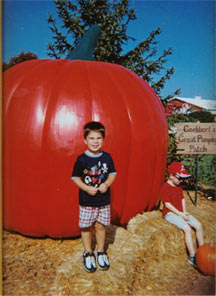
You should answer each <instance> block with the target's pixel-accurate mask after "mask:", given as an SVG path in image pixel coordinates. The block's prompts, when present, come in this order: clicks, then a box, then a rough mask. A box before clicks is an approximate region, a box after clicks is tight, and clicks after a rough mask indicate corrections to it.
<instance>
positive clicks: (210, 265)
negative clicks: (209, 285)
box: [196, 243, 216, 276]
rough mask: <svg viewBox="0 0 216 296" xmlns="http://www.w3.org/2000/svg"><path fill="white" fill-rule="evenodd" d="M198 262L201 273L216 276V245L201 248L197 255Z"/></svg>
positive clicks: (206, 245)
mask: <svg viewBox="0 0 216 296" xmlns="http://www.w3.org/2000/svg"><path fill="white" fill-rule="evenodd" d="M196 262H197V266H198V267H199V269H200V271H202V272H203V273H205V274H207V275H212V276H214V275H215V264H216V243H214V244H213V243H209V244H204V245H203V246H201V247H199V248H198V250H197V254H196Z"/></svg>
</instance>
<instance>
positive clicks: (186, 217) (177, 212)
mask: <svg viewBox="0 0 216 296" xmlns="http://www.w3.org/2000/svg"><path fill="white" fill-rule="evenodd" d="M164 204H165V206H166V208H167V209H169V210H170V211H172V212H173V213H174V214H176V215H178V216H181V217H182V218H183V219H184V220H188V216H187V214H186V213H184V212H181V211H179V210H177V209H176V208H175V207H174V206H173V205H172V204H171V203H170V202H165V203H164Z"/></svg>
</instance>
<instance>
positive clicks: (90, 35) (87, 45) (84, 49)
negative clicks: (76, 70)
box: [66, 24, 101, 61]
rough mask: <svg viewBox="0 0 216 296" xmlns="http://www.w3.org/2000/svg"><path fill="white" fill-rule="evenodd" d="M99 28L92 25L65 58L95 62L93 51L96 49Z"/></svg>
mask: <svg viewBox="0 0 216 296" xmlns="http://www.w3.org/2000/svg"><path fill="white" fill-rule="evenodd" d="M100 31H101V29H100V26H99V25H97V24H95V25H93V26H92V27H91V28H90V29H89V30H88V31H87V32H86V33H85V34H84V35H83V37H82V39H81V40H80V42H79V44H78V46H77V47H76V48H75V49H74V50H73V51H72V52H71V53H70V54H69V55H68V56H67V57H66V59H68V60H88V61H95V58H94V49H95V47H96V44H97V41H98V38H99V34H100Z"/></svg>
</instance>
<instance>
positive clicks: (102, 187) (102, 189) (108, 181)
mask: <svg viewBox="0 0 216 296" xmlns="http://www.w3.org/2000/svg"><path fill="white" fill-rule="evenodd" d="M115 177H116V174H110V175H109V176H108V177H107V179H106V181H105V182H104V183H102V184H101V185H100V186H99V188H98V190H99V191H100V192H101V193H105V192H106V191H107V190H108V188H109V187H110V186H111V184H112V183H113V181H114V180H115Z"/></svg>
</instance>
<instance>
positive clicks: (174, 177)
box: [169, 174, 183, 186]
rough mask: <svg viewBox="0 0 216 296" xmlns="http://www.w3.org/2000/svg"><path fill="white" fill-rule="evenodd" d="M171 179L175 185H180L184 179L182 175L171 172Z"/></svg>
mask: <svg viewBox="0 0 216 296" xmlns="http://www.w3.org/2000/svg"><path fill="white" fill-rule="evenodd" d="M169 179H170V181H171V182H172V184H173V185H174V186H179V185H180V184H181V182H182V181H183V179H182V178H181V177H179V176H178V175H172V174H170V176H169Z"/></svg>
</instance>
